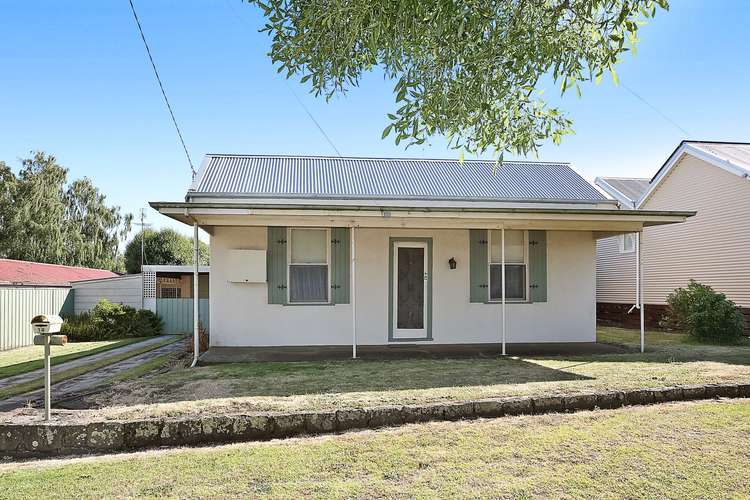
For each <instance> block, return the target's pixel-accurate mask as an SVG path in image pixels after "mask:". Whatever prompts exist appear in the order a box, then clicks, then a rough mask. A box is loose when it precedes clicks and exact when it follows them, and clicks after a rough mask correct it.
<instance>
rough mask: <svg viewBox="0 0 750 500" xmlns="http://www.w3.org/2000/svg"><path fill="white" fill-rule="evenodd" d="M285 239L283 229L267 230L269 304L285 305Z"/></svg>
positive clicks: (273, 228)
mask: <svg viewBox="0 0 750 500" xmlns="http://www.w3.org/2000/svg"><path fill="white" fill-rule="evenodd" d="M286 238H287V231H286V228H285V227H269V228H268V246H267V247H266V248H267V249H268V250H267V252H268V258H267V262H266V269H267V271H266V273H267V276H266V278H267V281H268V303H269V304H286V271H287V269H286V249H287V241H286Z"/></svg>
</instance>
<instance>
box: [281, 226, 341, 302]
mask: <svg viewBox="0 0 750 500" xmlns="http://www.w3.org/2000/svg"><path fill="white" fill-rule="evenodd" d="M295 229H305V230H315V231H325V233H326V240H325V241H326V262H325V266H326V300H324V301H313V302H292V300H291V292H292V289H291V287H290V286H289V285H290V282H291V279H292V273H291V272H290V268H291V267H292V266H322V265H323V262H308V263H304V264H293V263H292V233H293V232H294V230H295ZM286 241H287V242H288V244H287V246H286V247H287V248H286V303H287V304H330V303H331V295H332V294H331V228H330V227H288V228H287V230H286Z"/></svg>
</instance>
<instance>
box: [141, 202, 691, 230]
mask: <svg viewBox="0 0 750 500" xmlns="http://www.w3.org/2000/svg"><path fill="white" fill-rule="evenodd" d="M150 205H151V207H153V208H154V209H156V210H158V211H159V212H161V213H162V214H164V215H166V216H167V217H170V218H172V219H175V220H178V221H180V222H183V223H185V224H190V225H192V224H193V223H194V222H196V221H197V222H198V224H199V225H201V226H202V227H204V228H211V227H213V226H273V225H276V226H333V225H341V226H357V227H392V228H404V227H408V228H446V229H448V228H467V227H471V228H476V229H482V228H496V227H506V228H527V229H550V230H555V229H559V230H581V231H597V232H613V233H618V232H633V231H640V230H642V229H643V228H644V227H649V226H657V225H662V224H674V223H680V222H684V221H685V220H686V219H687V218H688V217H692V216H693V215H695V212H691V211H655V210H618V209H607V208H557V207H556V208H540V207H495V208H486V207H460V208H456V207H453V208H450V209H447V208H445V207H425V206H418V207H404V206H387V205H380V206H372V205H353V204H351V205H347V206H340V205H322V204H315V205H309V204H304V203H300V204H287V203H285V204H276V205H274V204H268V203H262V204H258V203H252V202H249V203H240V202H236V201H234V202H229V203H227V202H200V203H195V202H151V203H150ZM209 232H210V230H209Z"/></svg>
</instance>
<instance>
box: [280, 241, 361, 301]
mask: <svg viewBox="0 0 750 500" xmlns="http://www.w3.org/2000/svg"><path fill="white" fill-rule="evenodd" d="M328 236H330V238H328ZM321 237H322V238H324V239H322V240H321ZM350 246H351V240H350V231H349V228H348V227H334V228H330V229H328V228H287V227H269V228H268V247H267V252H268V260H267V282H268V303H269V304H348V303H349V288H350V266H351V260H350V251H351V248H350ZM329 267H330V285H329V283H328V281H329V278H328V277H329Z"/></svg>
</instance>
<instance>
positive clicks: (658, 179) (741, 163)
mask: <svg viewBox="0 0 750 500" xmlns="http://www.w3.org/2000/svg"><path fill="white" fill-rule="evenodd" d="M685 155H690V156H693V157H695V158H698V159H700V160H703V161H706V162H707V163H710V164H711V165H714V166H716V167H718V168H721V169H723V170H726V171H727V172H730V173H732V174H734V175H737V176H738V177H741V178H743V179H750V143H743V142H712V141H682V142H681V143H680V145H679V146H677V148H676V149H675V150H674V151H673V152H672V154H671V155H670V156H669V158H667V161H666V162H664V164H663V165H662V166H661V168H660V169H659V170H658V171H657V172H656V174H655V175H654V176H653V177H652V178H651V182H650V184H649V187H648V190H647V191H646V192H645V193H644V194H643V196H642V197H641V200H640V201H639V203H638V206H639V207H641V206H643V204H644V203H645V202H646V201H647V200H648V199H649V198H650V197H651V195H652V194H653V192H654V191H655V190H656V189H657V188H658V187H659V185H660V184H661V183H662V182H663V181H664V179H666V178H667V176H668V175H669V173H670V172H671V171H672V169H673V168H674V167H675V166H677V165H678V164H679V163H680V160H682V158H683V157H684V156H685Z"/></svg>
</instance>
